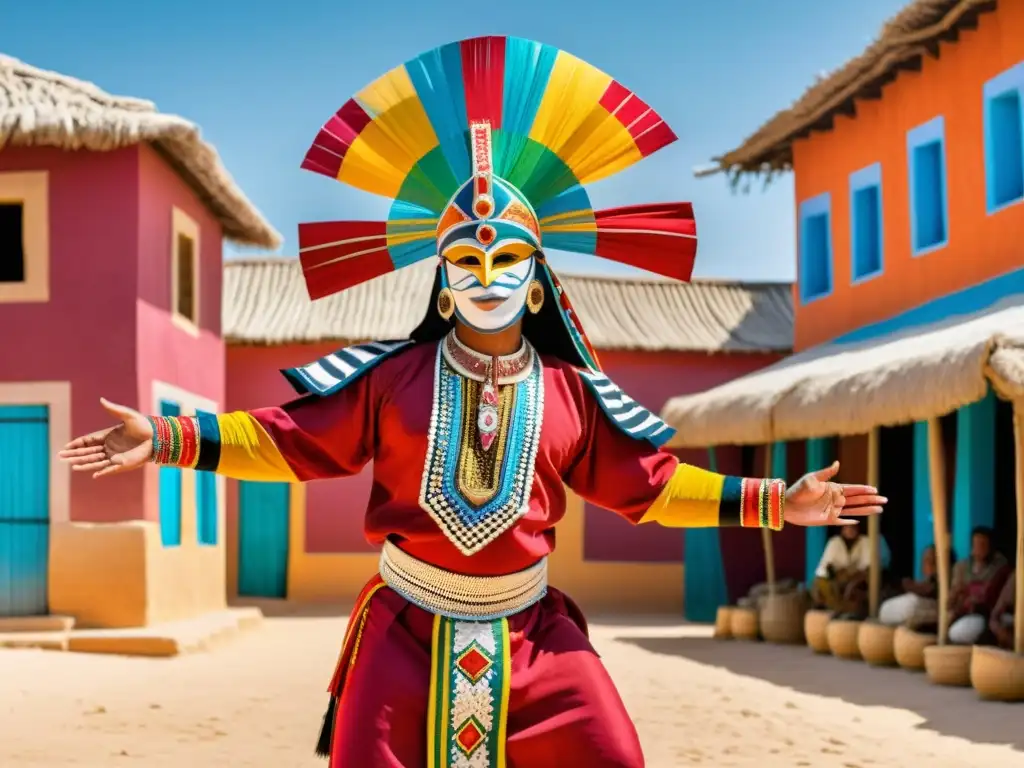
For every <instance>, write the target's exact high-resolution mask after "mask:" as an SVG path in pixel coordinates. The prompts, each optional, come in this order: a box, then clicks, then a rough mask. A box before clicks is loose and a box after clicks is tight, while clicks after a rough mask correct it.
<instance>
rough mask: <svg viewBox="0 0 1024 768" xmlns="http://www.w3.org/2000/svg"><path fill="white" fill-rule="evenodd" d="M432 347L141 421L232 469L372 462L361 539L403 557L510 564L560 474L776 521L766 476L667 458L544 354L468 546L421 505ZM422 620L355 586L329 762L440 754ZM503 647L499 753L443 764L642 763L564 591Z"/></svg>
mask: <svg viewBox="0 0 1024 768" xmlns="http://www.w3.org/2000/svg"><path fill="white" fill-rule="evenodd" d="M437 355H438V348H437V346H436V345H434V344H422V345H415V346H412V347H409V348H407V349H405V350H404V351H401V352H400V353H398V354H396V355H394V356H393V357H391V358H389V359H386V360H384V361H383V362H381V363H380V364H379V365H378V366H377V367H376V368H373V369H372V370H370V371H367V372H364V373H363V375H361V376H360V377H358V378H356V379H355V380H353V381H350V382H349V383H348V385H347V386H346V387H344V388H342V389H341V390H340V391H338V392H336V393H335V394H332V395H328V396H325V397H316V396H309V397H305V398H303V399H300V400H297V401H295V402H292V403H289V404H287V405H284V406H281V407H272V408H262V409H258V410H254V411H250V412H241V413H235V414H226V415H221V416H216V417H215V416H212V415H210V414H200V415H198V416H197V417H196V418H195V419H193V420H192V421H191V422H188V421H187V420H185V421H186V422H187V423H185V424H184V425H181V424H178V422H176V421H174V420H170V421H167V423H164V422H159V423H157V427H158V430H159V434H161V435H163V436H168V435H170V436H174V435H178V436H179V437H181V438H182V441H183V443H184V444H185V447H184V448H183V449H181V450H180V451H179V452H178V453H177V454H174V455H175V456H177V457H178V461H179V462H182V463H185V462H186V461H187V463H189V464H190V465H191V466H195V467H197V468H199V469H209V470H216V471H218V472H220V473H223V474H226V475H229V476H232V477H237V478H241V479H254V480H285V481H302V482H304V481H308V480H317V479H326V478H338V477H345V476H349V475H353V474H356V473H357V472H359V471H360V470H362V469H363V467H364V466H365V465H366V464H367V463H368V462H370V461H373V462H374V469H373V471H374V483H373V490H372V492H371V495H370V501H369V505H368V508H367V511H366V517H365V526H366V536H367V538H368V539H369V540H370V541H371V542H372V543H375V544H382V543H383V542H384V541H385V540H386V539H390V540H391V541H392V542H393V543H395V544H398V545H399V546H400V547H401V548H402V549H403V550H404V551H405V552H407V553H408V554H410V555H412V556H414V557H416V558H418V559H419V560H422V561H425V562H427V563H430V564H432V565H434V566H437V567H439V568H443V569H446V570H448V571H453V572H456V573H461V574H467V575H476V576H479V575H504V574H510V573H514V572H517V571H521V570H523V569H526V568H528V567H529V566H531V565H534V564H536V563H537V562H538V561H539V560H541V559H542V558H544V557H545V556H547V555H549V554H550V553H551V552H552V551H554V548H555V526H556V524H557V523H558V521H559V520H561V518H562V516H563V515H564V514H565V502H566V495H565V487H564V486H566V485H567V486H569V487H570V488H572V489H573V490H574V491H575V492H576V493H577V494H579V495H580V496H581V497H583V498H584V499H586V500H588V501H590V502H592V503H594V504H596V505H598V506H601V507H605V508H606V509H610V510H612V511H613V512H615V513H617V514H619V515H621V516H623V517H624V518H626V519H628V520H630V521H631V522H634V523H638V522H642V521H648V520H655V521H658V522H662V523H664V524H668V525H675V526H694V525H719V524H733V525H739V524H744V525H758V524H761V525H769V524H771V525H773V526H778V525H780V524H781V517H782V510H781V500H782V495H781V493H782V492H781V490H780V487H779V485H777V484H775V483H773V482H770V481H761V480H747V479H741V478H729V477H723V476H721V475H716V474H713V473H708V472H704V471H703V470H698V469H695V468H692V467H687V466H685V465H679V462H678V461H677V459H676V458H675V457H674V456H672V455H671V454H669V453H666V452H664V451H661V450H658V449H657V448H655V447H654V446H653V445H652V444H651V443H649V442H647V441H646V440H642V439H635V438H633V437H631V436H629V435H627V434H626V433H625V432H624V431H623V429H622V428H621V427H620V426H616V424H615V423H613V420H612V417H611V416H609V415H608V413H607V412H606V410H605V409H604V408H603V407H602V405H601V404H600V403H599V402H598V398H597V395H595V391H596V390H592V389H591V388H589V387H588V385H587V383H585V382H584V380H583V378H582V374H581V373H580V372H579V371H578V370H577V369H576V368H574V367H573V366H571V365H569V364H567V363H564V362H562V361H560V360H557V359H553V358H543V359H542V371H541V376H542V377H543V378H542V382H543V387H542V398H543V420H542V425H541V429H540V434H539V438H538V442H537V453H536V460H535V465H534V474H533V479H532V484H531V485H530V487H529V489H528V504H527V506H526V511H525V513H524V514H523V515H522V516H521V517H520V518H519V519H518V520H517V521H516V522H515V523H514V524H513V525H512V526H511V527H510V528H509V529H508V530H506V531H505V532H504V533H502V534H500V535H499V536H498V537H497V538H495V539H493V540H492V541H490V542H489V543H487V544H486V546H484V547H483V548H482V549H480V550H479V551H478V552H476V553H475V554H472V555H469V556H467V555H466V554H464V553H463V551H460V548H459V547H458V546H456V544H454V543H453V541H452V540H451V539H450V538H449V535H447V534H446V532H445V531H444V530H442V528H441V527H440V526H439V524H438V522H436V521H435V519H434V517H433V516H432V515H431V514H430V513H429V512H427V511H426V510H425V509H424V507H423V505H421V491H423V489H424V488H425V487H426V486H425V484H424V480H423V478H424V472H425V469H424V468H425V466H427V455H428V451H429V445H430V435H431V422H432V418H434V415H433V414H434V412H435V411H434V401H435V399H436V398H437V397H439V395H438V394H437V392H435V378H436V372H437V371H439V370H440V369H438V368H436V366H437V365H438V362H437V361H438V357H437ZM517 386H519V385H517ZM439 391H440V390H439ZM517 402H518V401H517ZM634 406H635V404H633V403H632V401H630V400H628V398H625V399H622V400H620V407H623V408H625V409H626V410H631V411H632V410H639V411H642V409H640V408H639V406H635V408H634ZM646 413H647V412H646V411H642V414H641V418H646V417H645V416H644V415H643V414H646ZM651 418H653V417H651ZM165 421H166V420H165ZM175 425H177V426H175ZM509 429H511V427H510V428H509ZM509 434H510V435H511V434H513V433H512V432H509ZM524 434H526V433H524ZM532 434H536V430H534V432H533V433H532ZM190 436H198V437H197V438H196V439H198V446H194V445H193V446H189V445H188V441H189V439H190ZM523 440H524V443H523V444H521V445H516V444H513V443H514V440H512V438H509V440H508V442H507V443H506V444H505V448H506V460H508V459H509V458H511V459H514V460H518V458H519V457H520V456H522V455H523V451H525V450H527V447H526V442H527V438H523ZM453 442H454V441H453ZM530 445H532V443H530ZM182 457H186V458H185V459H183V458H182ZM518 509H521V507H518ZM339 514H346V512H344V511H340V512H339ZM434 624H435V619H434V616H433V615H432V614H430V613H429V612H427V611H425V610H423V609H421V608H419V607H417V606H416V605H413V604H412V603H410V602H408V601H407V600H406V599H405V598H404V597H403V596H402V595H400V594H399V593H398V592H395V591H393V590H392V589H391V588H389V587H386V586H384V585H383V584H382V583H381V580H380V577H375V578H374V580H372V581H371V583H370V584H369V585H368V587H367V589H366V590H365V591H364V594H363V596H362V597H361V598H360V600H359V602H358V603H357V605H356V608H355V611H354V612H353V614H352V619H351V621H350V622H349V630H348V634H347V636H346V639H345V642H344V643H343V650H342V655H341V659H340V661H339V665H338V668H337V670H336V673H335V676H334V679H333V680H332V683H331V693H332V695H333V696H334V697H336V700H337V709H336V711H335V712H334V715H333V716H334V718H335V720H334V728H333V738H332V741H331V747H330V752H331V766H332V768H363V767H364V766H365V767H366V768H369V767H370V766H374V767H376V766H381V767H384V766H387V767H389V768H392V767H393V768H421V767H422V766H428V768H435V767H436V766H439V765H441V763H440V762H438V760H437V759H435V758H436V755H435V756H434V757H429V758H428V747H427V741H428V739H427V730H428V729H427V723H428V697H429V692H430V689H431V680H432V679H433V678H432V674H433V672H432V670H433V671H436V668H437V666H436V658H435V656H436V654H435V653H434V652H433V651H432V631H433V629H432V628H433V627H434ZM503 626H504V625H503ZM502 631H503V632H504V631H505V630H502ZM503 642H504V641H503ZM507 649H508V651H509V653H508V657H507V660H505V661H503V662H501V663H502V664H508V665H509V668H508V669H506V670H503V671H502V674H508V675H510V677H509V684H508V688H507V692H506V694H504V695H505V696H506V703H505V704H503V705H500V706H499V707H498V708H499V709H502V708H504V711H500V712H498V713H497V714H496V715H495V717H496V718H499V717H500V718H503V722H505V723H506V728H505V730H503V731H498V733H499V734H500V735H499V739H500V743H503V744H504V753H503V754H504V756H501V755H497V756H496V755H495V754H489V755H488V757H487V760H489V761H496V762H482V761H483V760H484V757H483V754H482V752H477V753H476V754H477V756H478V760H477V761H476V762H474V761H473V760H472V759H470V757H469V756H467V755H458V754H456V755H455V756H454V757H453V758H452V760H453V762H451V765H452V766H466V767H467V768H477V766H480V767H481V768H488V767H489V766H492V765H493V766H498V768H507V767H508V766H512V767H513V768H527V767H529V768H545V766H551V768H556V766H565V765H569V764H574V765H585V766H588V768H604V767H605V766H607V767H608V768H612V767H613V766H614V767H617V768H641V767H642V766H643V764H644V762H643V756H642V753H641V750H640V744H639V740H638V738H637V734H636V730H635V729H634V727H633V725H632V723H631V722H630V719H629V717H628V715H627V714H626V711H625V708H624V707H623V705H622V701H621V700H620V698H619V696H618V694H617V692H616V691H615V687H614V685H613V684H612V681H611V679H610V678H609V676H608V674H607V672H606V671H605V670H604V668H603V666H602V665H601V662H600V660H599V658H598V656H597V653H596V652H595V651H594V649H593V647H592V646H591V644H590V642H589V640H588V639H587V633H586V624H585V622H584V619H583V617H582V615H581V614H580V612H579V610H578V609H577V608H576V607H575V606H574V605H573V603H572V602H571V601H570V600H569V599H568V598H567V597H565V596H564V595H562V594H561V593H560V592H558V591H557V590H554V589H552V590H550V591H549V592H548V594H547V597H545V598H544V599H542V600H541V601H540V602H538V603H535V604H533V605H531V606H530V607H529V608H527V609H525V610H523V611H520V612H519V613H517V614H515V615H513V616H510V617H508V619H507ZM488 706H490V705H488ZM488 711H490V710H488ZM488 732H489V733H490V732H491V731H488ZM431 748H433V747H431ZM455 749H456V751H457V747H455ZM495 752H496V753H500V752H501V749H496V750H495ZM444 764H445V765H448V763H444Z"/></svg>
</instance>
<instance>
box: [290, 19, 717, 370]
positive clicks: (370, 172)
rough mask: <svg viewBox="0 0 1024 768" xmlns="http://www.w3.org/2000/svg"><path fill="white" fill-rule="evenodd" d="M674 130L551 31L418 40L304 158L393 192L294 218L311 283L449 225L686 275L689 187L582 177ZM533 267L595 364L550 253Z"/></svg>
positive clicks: (385, 267) (332, 289) (346, 273)
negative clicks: (610, 197)
mask: <svg viewBox="0 0 1024 768" xmlns="http://www.w3.org/2000/svg"><path fill="white" fill-rule="evenodd" d="M675 139H676V136H675V134H674V133H673V132H672V131H671V130H670V129H669V127H668V126H667V125H666V124H665V122H664V121H663V120H662V119H661V117H660V116H659V115H658V114H657V113H656V112H655V111H654V110H653V109H651V108H650V107H649V106H648V105H647V104H646V103H644V102H643V101H642V100H641V99H640V98H638V97H637V96H636V95H635V94H634V93H632V92H631V91H629V90H628V89H626V88H625V87H624V86H622V85H620V84H619V83H618V82H616V81H615V80H613V79H612V78H611V77H610V76H609V75H606V74H604V73H603V72H601V71H600V70H598V69H596V68H595V67H593V66H591V65H589V64H587V63H586V62H584V61H581V60H580V59H578V58H576V57H575V56H572V55H570V54H568V53H566V52H565V51H560V50H558V49H556V48H552V47H551V46H548V45H544V44H541V43H536V42H533V41H530V40H523V39H520V38H514V37H480V38H473V39H471V40H463V41H461V42H456V43H450V44H448V45H444V46H441V47H440V48H435V49H434V50H432V51H428V52H427V53H424V54H423V55H421V56H418V57H416V58H414V59H412V60H411V61H408V62H406V63H405V64H404V65H402V66H400V67H397V68H396V69H393V70H391V71H390V72H388V73H387V74H386V75H384V76H383V77H381V78H379V79H378V80H376V81H375V82H374V83H372V84H371V85H369V86H368V87H366V88H365V89H364V90H362V91H361V92H360V93H358V94H357V95H356V96H355V97H354V98H352V99H350V100H349V101H348V102H346V103H345V104H344V105H343V106H342V107H341V109H340V110H338V112H337V114H335V115H334V116H333V117H331V118H330V120H328V121H327V123H326V124H325V125H324V126H323V128H322V129H321V130H320V132H319V134H317V137H316V140H315V141H314V143H313V146H312V147H310V149H309V151H308V153H307V154H306V158H305V160H304V162H303V164H302V167H303V168H306V169H308V170H311V171H315V172H317V173H322V174H324V175H325V176H330V177H332V178H336V179H338V180H339V181H342V182H345V183H346V184H350V185H352V186H354V187H358V188H359V189H364V190H366V191H368V192H375V193H377V194H380V195H385V196H387V197H389V198H392V199H393V200H394V202H393V204H392V206H391V210H390V213H389V215H388V219H387V221H382V222H371V221H341V222H320V223H313V224H302V225H300V227H299V247H300V259H301V262H302V270H303V274H304V275H305V279H306V284H307V287H308V289H309V294H310V297H311V298H314V299H316V298H320V297H322V296H327V295H329V294H332V293H336V292H338V291H341V290H344V289H346V288H349V287H352V286H354V285H357V284H359V283H361V282H364V281H365V280H369V279H371V278H374V277H377V276H379V275H382V274H384V273H387V272H391V271H393V270H397V269H401V268H403V267H407V266H409V265H411V264H414V263H416V262H419V261H421V260H422V259H426V258H430V257H433V256H436V255H437V254H438V253H439V251H440V245H441V244H443V243H445V242H450V241H452V240H453V239H462V238H467V237H471V238H475V239H476V241H477V242H479V243H480V244H481V245H483V246H487V245H488V244H489V243H491V242H493V241H494V240H495V239H500V238H501V237H502V236H503V235H504V234H505V233H507V232H514V233H515V236H516V237H517V238H518V239H521V240H525V241H526V242H529V243H531V244H532V245H534V246H535V247H536V248H537V249H538V250H541V249H542V247H543V248H553V249H559V250H565V251H571V252H575V253H581V254H588V255H595V256H600V257H603V258H606V259H611V260H613V261H617V262H621V263H624V264H629V265H632V266H635V267H640V268H642V269H645V270H648V271H650V272H655V273H657V274H660V275H663V276H666V277H671V278H676V279H679V280H688V279H689V278H690V273H691V270H692V268H693V261H694V257H695V255H696V247H697V242H696V230H695V225H694V221H693V211H692V208H691V206H690V204H689V203H668V204H655V205H638V206H628V207H624V208H613V209H608V210H601V211H595V210H594V209H593V207H592V205H591V203H590V197H589V195H588V194H587V191H586V189H585V187H584V184H587V183H590V182H594V181H597V180H599V179H602V178H605V177H607V176H611V175H612V174H614V173H617V172H619V171H621V170H623V169H624V168H627V167H628V166H630V165H632V164H633V163H635V162H637V161H638V160H641V159H643V158H644V157H647V156H648V155H650V154H652V153H654V152H656V151H657V150H659V149H661V148H662V147H664V146H666V145H667V144H670V143H671V142H673V141H675ZM539 273H540V276H541V277H542V278H543V279H544V281H545V283H546V288H547V289H548V290H549V291H550V292H551V293H552V294H553V295H554V296H555V297H557V299H558V301H557V307H558V310H559V312H560V314H561V316H562V320H563V322H564V326H565V328H566V330H567V331H568V332H569V335H570V337H571V340H572V344H573V347H574V348H575V350H576V351H577V352H578V356H579V360H578V361H577V362H579V363H580V364H582V365H584V366H587V367H590V368H593V369H597V368H598V363H597V359H596V356H595V355H594V353H593V349H592V348H591V347H590V344H589V342H588V341H587V338H586V334H585V333H584V331H583V328H582V326H581V325H580V323H579V320H578V318H577V317H576V316H575V313H573V312H572V308H571V305H570V304H569V301H568V297H567V296H565V294H564V291H562V289H561V287H560V286H559V284H558V281H557V278H556V277H555V275H554V273H553V272H552V271H551V270H550V268H549V267H548V266H547V264H546V262H544V261H541V264H540V268H539Z"/></svg>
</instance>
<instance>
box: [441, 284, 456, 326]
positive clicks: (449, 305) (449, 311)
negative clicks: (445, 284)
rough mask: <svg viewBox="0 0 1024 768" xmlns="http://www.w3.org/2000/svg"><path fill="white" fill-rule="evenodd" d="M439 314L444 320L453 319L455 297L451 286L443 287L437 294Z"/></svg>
mask: <svg viewBox="0 0 1024 768" xmlns="http://www.w3.org/2000/svg"><path fill="white" fill-rule="evenodd" d="M437 314H439V315H440V316H441V318H442V319H444V320H451V319H452V315H453V314H455V297H454V296H452V292H451V290H450V289H449V288H442V289H441V290H440V292H439V293H438V294H437Z"/></svg>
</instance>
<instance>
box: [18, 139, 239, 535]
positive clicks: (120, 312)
mask: <svg viewBox="0 0 1024 768" xmlns="http://www.w3.org/2000/svg"><path fill="white" fill-rule="evenodd" d="M27 170H47V171H48V172H49V190H50V200H49V210H50V301H49V302H48V303H45V304H42V303H40V304H0V329H4V330H6V329H11V328H14V329H18V332H17V333H3V334H0V360H3V361H4V363H3V364H0V381H36V380H51V381H70V382H71V385H72V388H71V392H72V394H71V398H72V402H71V420H72V423H71V428H72V432H73V433H74V434H76V435H80V434H86V433H88V432H92V431H94V430H97V429H100V428H102V427H105V426H108V425H109V423H110V417H109V416H108V415H107V414H106V412H105V411H104V410H103V408H102V407H101V406H100V404H99V398H100V397H101V396H102V397H106V398H108V399H109V400H113V401H115V402H120V403H123V404H125V405H129V406H132V407H137V408H140V409H141V410H143V411H144V412H148V411H150V410H151V409H152V400H153V381H154V380H157V379H158V380H161V381H165V382H168V383H170V384H174V385H176V386H179V387H181V388H182V389H185V390H188V391H190V392H192V393H194V394H197V395H202V396H203V397H206V398H208V399H211V400H213V401H215V402H217V403H223V402H224V353H223V344H222V343H221V341H220V340H219V338H218V336H217V334H219V332H220V301H221V300H220V292H221V270H222V266H221V229H220V225H219V223H218V222H217V221H216V220H215V219H214V218H213V216H212V215H211V214H210V213H209V212H208V211H207V210H206V208H205V206H204V205H203V204H202V203H201V202H200V201H199V199H198V198H197V197H196V195H195V193H194V192H192V190H191V189H190V188H189V187H188V186H187V185H186V184H185V183H184V181H182V180H181V178H180V177H178V175H177V174H176V173H175V172H174V171H173V170H171V168H170V167H169V166H168V165H167V164H166V163H165V162H164V161H163V160H162V159H161V158H160V157H159V155H157V153H156V152H154V151H153V150H152V149H150V148H149V147H148V146H141V147H130V148H126V149H121V150H116V151H113V152H63V151H60V150H56V149H49V148H26V149H23V148H10V149H5V150H4V151H3V152H2V153H0V172H3V171H27ZM172 206H177V207H179V208H181V209H182V210H183V211H185V212H186V213H188V214H189V215H190V216H191V217H192V218H193V219H194V220H195V221H196V222H197V223H198V225H199V228H200V240H201V245H200V254H201V259H202V272H201V276H200V288H201V291H202V296H201V308H202V309H201V321H202V324H203V331H202V333H201V335H200V338H198V339H196V338H195V337H193V336H190V335H188V334H186V333H185V332H183V331H181V330H179V329H178V328H176V327H174V326H172V325H171V323H170V319H169V314H168V310H169V305H170V293H171V287H170V279H171V278H170V276H171V271H170V270H171V268H170V254H171V208H172ZM140 295H141V296H142V298H141V299H140V298H138V297H139V296H140ZM148 477H149V475H148V474H142V473H132V474H128V475H122V476H117V477H112V478H107V479H105V480H104V481H102V482H94V481H93V480H92V479H91V478H89V477H86V476H83V475H77V474H76V475H73V476H72V486H71V517H72V519H73V520H87V521H95V522H108V521H118V520H132V519H138V518H140V517H147V518H151V519H155V518H156V516H157V506H156V493H157V489H156V484H155V483H151V482H147V478H148ZM143 487H145V488H146V492H145V499H146V502H145V509H143V508H142V507H141V506H140V500H142V499H143V498H144V497H143Z"/></svg>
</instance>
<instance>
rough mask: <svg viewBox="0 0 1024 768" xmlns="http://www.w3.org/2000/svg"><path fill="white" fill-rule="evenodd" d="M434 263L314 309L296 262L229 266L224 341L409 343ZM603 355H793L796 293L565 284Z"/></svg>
mask: <svg viewBox="0 0 1024 768" xmlns="http://www.w3.org/2000/svg"><path fill="white" fill-rule="evenodd" d="M435 268H436V267H435V263H434V262H432V261H430V260H428V261H425V262H423V263H421V264H418V265H415V266H412V267H407V268H405V269H402V270H399V271H397V272H392V273H390V274H388V275H384V276H383V277H379V278H377V279H375V280H371V281H370V282H367V283H363V284H362V285H359V286H356V287H355V288H352V289H349V290H347V291H344V292H343V293H340V294H337V295H334V296H330V297H327V298H325V299H321V300H319V301H316V302H311V301H310V300H309V296H308V295H307V293H306V287H305V283H304V282H303V279H302V273H301V271H300V269H299V264H298V262H297V261H296V260H295V259H230V260H228V261H226V262H225V271H224V322H223V333H224V337H225V339H226V340H227V342H228V343H229V344H248V345H280V344H310V343H316V342H323V341H329V342H338V343H339V344H340V343H345V342H355V341H365V340H368V339H395V338H404V337H406V336H408V334H409V333H410V332H411V331H412V330H413V328H415V327H416V325H417V324H418V323H419V322H420V320H422V319H423V315H424V313H425V312H426V311H427V305H428V302H429V298H430V296H429V294H430V288H431V284H432V281H433V272H434V269H435ZM562 283H563V285H564V287H565V290H566V292H567V293H568V294H569V297H570V298H571V300H572V302H573V306H574V307H575V309H576V311H577V312H578V313H579V315H580V318H581V319H582V321H583V324H584V326H585V327H586V329H587V333H588V334H589V336H590V339H591V341H592V343H593V344H594V346H595V347H597V348H598V349H635V350H645V351H700V352H741V353H742V352H761V353H765V352H788V351H789V350H790V349H792V346H793V303H792V288H791V286H790V285H788V284H780V283H770V284H767V283H766V284H746V285H744V284H739V283H727V282H714V281H707V282H705V281H695V282H693V283H676V282H669V281H664V280H649V279H624V278H607V277H577V276H568V275H566V276H564V277H563V278H562Z"/></svg>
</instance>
